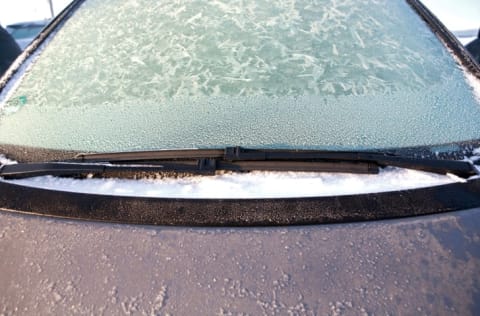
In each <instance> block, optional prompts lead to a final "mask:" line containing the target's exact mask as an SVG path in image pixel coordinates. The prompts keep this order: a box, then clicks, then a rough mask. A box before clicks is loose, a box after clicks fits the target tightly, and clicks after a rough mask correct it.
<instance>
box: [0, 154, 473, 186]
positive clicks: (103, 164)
mask: <svg viewBox="0 0 480 316" xmlns="http://www.w3.org/2000/svg"><path fill="white" fill-rule="evenodd" d="M387 166H393V167H401V168H407V169H414V170H421V171H427V172H433V173H439V174H447V173H451V174H455V175H457V176H459V177H462V178H468V177H470V176H473V175H477V174H478V173H477V171H476V169H475V167H474V166H473V165H472V164H471V163H469V162H466V161H453V160H436V159H420V158H410V157H403V156H395V155H391V154H388V153H379V152H362V151H359V152H346V151H318V150H263V149H246V148H242V147H227V148H225V149H186V150H160V151H142V152H120V153H98V154H80V155H77V156H76V157H75V158H74V159H71V160H69V161H64V162H46V163H28V164H16V165H6V166H3V167H1V169H0V176H1V177H4V178H8V179H11V178H26V177H32V176H39V175H56V176H85V175H88V174H99V175H103V176H131V175H134V176H137V175H139V174H148V173H160V174H168V173H188V174H215V172H216V171H219V170H226V171H236V172H242V171H253V170H262V171H311V172H344V173H364V174H375V173H378V172H379V168H381V167H387Z"/></svg>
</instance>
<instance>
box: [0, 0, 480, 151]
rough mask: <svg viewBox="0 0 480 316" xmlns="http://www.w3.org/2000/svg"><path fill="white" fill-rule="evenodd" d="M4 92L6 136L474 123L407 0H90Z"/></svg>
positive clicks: (350, 135) (334, 135)
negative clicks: (13, 85) (13, 86)
mask: <svg viewBox="0 0 480 316" xmlns="http://www.w3.org/2000/svg"><path fill="white" fill-rule="evenodd" d="M2 99H3V103H2V105H0V107H1V113H0V144H9V145H17V146H26V147H37V148H38V147H40V148H47V149H58V150H76V151H77V150H78V151H98V152H102V151H126V150H150V149H166V148H205V147H224V146H244V147H253V148H302V149H349V150H352V149H355V150H359V149H373V148H399V147H408V146H425V145H427V146H428V145H432V144H442V143H451V142H458V141H466V140H471V139H479V138H480V128H479V123H478V117H480V104H479V101H478V99H477V98H476V97H475V93H474V91H473V88H472V87H471V85H469V83H468V82H467V80H466V77H465V74H464V73H463V71H462V69H461V68H460V66H459V65H458V64H457V63H456V62H455V60H454V58H453V57H452V55H451V54H450V53H449V52H448V51H447V49H446V48H445V47H444V46H443V45H442V44H441V42H440V41H439V40H438V39H437V38H436V36H435V35H434V34H433V33H432V32H431V31H430V29H429V28H428V26H427V25H426V24H425V22H423V21H422V20H421V18H420V17H419V16H417V14H416V13H415V12H414V11H413V10H412V8H411V7H410V6H409V5H408V4H407V3H406V2H405V1H403V0H393V1H392V0H362V1H359V0H355V1H334V0H325V1H314V0H296V1H286V0H285V1H266V0H244V1H223V0H215V1H208V2H204V1H162V2H151V1H147V0H137V1H116V0H87V1H85V3H84V4H83V5H82V6H81V7H80V8H79V9H78V10H77V12H76V13H75V14H74V15H73V16H72V17H71V18H70V19H69V20H67V22H66V23H65V25H64V26H63V27H62V28H61V29H60V30H59V31H58V33H57V34H55V35H54V37H53V39H52V40H51V41H50V42H49V43H48V45H46V47H44V49H43V51H42V52H41V53H40V54H39V56H38V58H36V60H35V61H34V62H33V63H32V66H31V67H30V68H29V69H28V70H27V71H26V72H25V74H24V76H23V78H22V79H21V82H20V84H18V85H15V88H10V89H4V91H3V92H2V97H1V98H0V100H2Z"/></svg>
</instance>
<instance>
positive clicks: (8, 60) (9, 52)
mask: <svg viewBox="0 0 480 316" xmlns="http://www.w3.org/2000/svg"><path fill="white" fill-rule="evenodd" d="M0 44H1V47H2V49H1V50H0V77H1V76H2V75H3V73H4V72H5V71H6V70H7V69H8V67H10V65H11V64H12V63H13V61H14V60H15V58H17V56H18V55H20V53H21V50H20V47H18V45H17V43H16V42H15V40H14V39H13V38H12V37H11V36H10V34H9V33H8V32H7V31H6V30H5V29H4V28H3V27H2V26H0Z"/></svg>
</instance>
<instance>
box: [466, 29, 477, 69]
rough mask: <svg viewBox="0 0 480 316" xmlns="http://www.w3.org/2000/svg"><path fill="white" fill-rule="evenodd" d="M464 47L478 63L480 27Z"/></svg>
mask: <svg viewBox="0 0 480 316" xmlns="http://www.w3.org/2000/svg"><path fill="white" fill-rule="evenodd" d="M465 48H466V49H467V50H468V52H469V53H470V54H471V55H472V57H473V58H474V59H475V60H476V61H477V63H478V64H480V29H479V30H478V35H477V38H476V39H475V40H473V41H472V42H470V43H468V44H467V45H466V46H465Z"/></svg>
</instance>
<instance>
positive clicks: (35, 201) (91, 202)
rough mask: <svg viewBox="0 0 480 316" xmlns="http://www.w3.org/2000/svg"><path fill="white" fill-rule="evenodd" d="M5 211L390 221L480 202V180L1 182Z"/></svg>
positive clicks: (243, 220)
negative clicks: (234, 190)
mask: <svg viewBox="0 0 480 316" xmlns="http://www.w3.org/2000/svg"><path fill="white" fill-rule="evenodd" d="M0 192H1V193H0V210H3V211H10V212H15V213H28V214H36V215H46V216H53V217H60V218H68V219H81V220H88V221H104V222H115V223H123V224H141V225H171V226H279V225H313V224H332V223H345V222H358V221H372V220H384V219H393V218H402V217H411V216H419V215H429V214H437V213H443V212H451V211H458V210H465V209H471V208H476V207H480V179H478V178H477V179H473V180H469V181H467V182H465V183H453V184H446V185H440V186H434V187H428V188H421V189H412V190H402V191H393V192H382V193H370V194H360V195H342V196H327V197H308V198H267V199H180V198H148V197H127V196H112V195H98V194H85V193H76V192H66V191H54V190H47V189H40V188H33V187H26V186H22V185H18V184H14V183H9V182H5V181H0Z"/></svg>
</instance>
